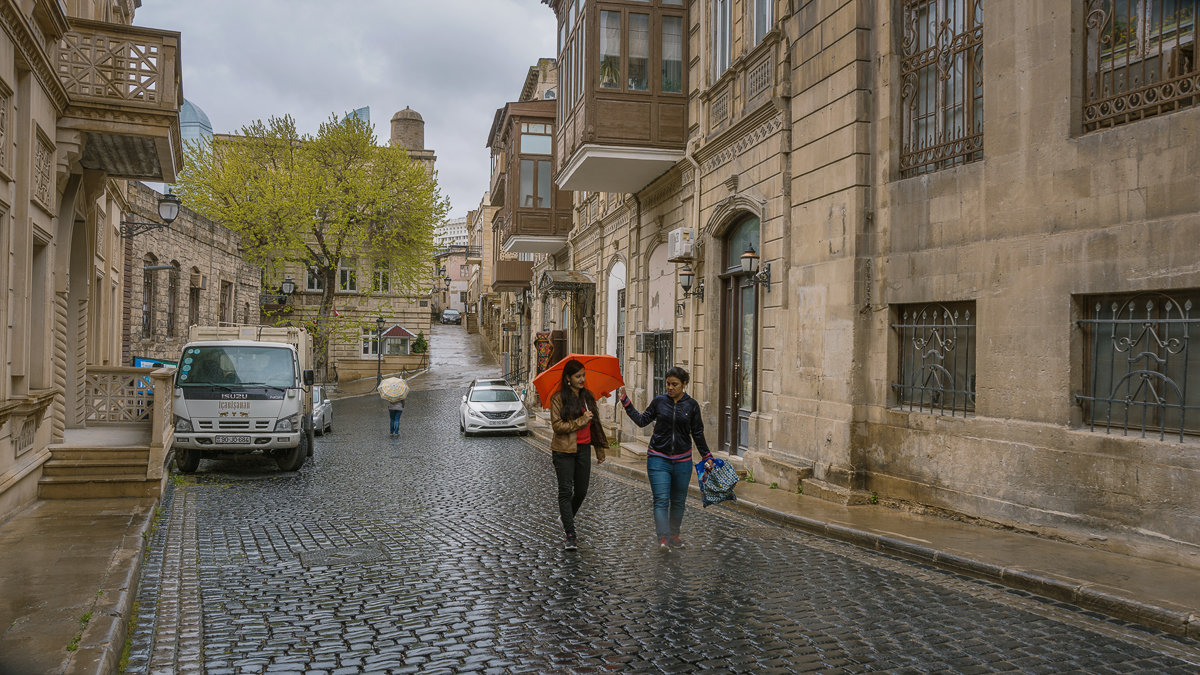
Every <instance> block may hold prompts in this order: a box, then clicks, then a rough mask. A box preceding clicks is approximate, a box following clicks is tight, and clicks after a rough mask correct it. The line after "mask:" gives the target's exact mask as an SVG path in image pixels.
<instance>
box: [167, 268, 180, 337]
mask: <svg viewBox="0 0 1200 675" xmlns="http://www.w3.org/2000/svg"><path fill="white" fill-rule="evenodd" d="M169 274H170V276H169V277H167V335H169V336H171V337H174V336H175V329H176V326H177V325H178V322H177V321H176V318H175V315H176V313H178V311H179V261H178V260H172V261H171V270H170V272H169Z"/></svg>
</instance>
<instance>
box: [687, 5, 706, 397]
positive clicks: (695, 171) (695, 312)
mask: <svg viewBox="0 0 1200 675" xmlns="http://www.w3.org/2000/svg"><path fill="white" fill-rule="evenodd" d="M701 17H702V19H703V14H701ZM702 23H703V21H702ZM699 140H700V139H699V137H697V136H693V137H692V138H689V139H688V142H687V149H686V151H685V152H684V155H683V158H684V159H686V160H687V161H688V163H689V164H691V165H692V227H694V228H695V230H696V237H695V239H693V240H692V250H695V249H696V248H699V244H700V231H701V227H700V162H698V161H696V146H697V145H698V141H699ZM700 262H702V261H700ZM699 269H701V266H700V265H699V264H697V265H696V268H695V269H693V270H692V272H693V273H694V274H695V276H694V277H693V281H692V283H693V284H698V283H700V282H701V280H702V279H703V278H704V277H703V276H702V275H701V274H699ZM700 302H701V300H700V299H699V298H693V299H692V302H691V305H692V306H691V313H692V316H691V317H690V319H691V325H690V326H689V327H688V330H689V331H690V332H691V343H692V345H691V351H692V353H691V355H689V356H688V366H690V367H691V369H692V372H696V343H697V342H698V340H697V339H696V327H697V326H698V325H699V323H700ZM706 384H707V383H706Z"/></svg>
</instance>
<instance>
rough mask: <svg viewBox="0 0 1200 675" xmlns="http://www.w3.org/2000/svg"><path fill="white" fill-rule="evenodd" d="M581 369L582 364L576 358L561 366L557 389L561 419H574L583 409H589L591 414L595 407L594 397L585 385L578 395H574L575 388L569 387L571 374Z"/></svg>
mask: <svg viewBox="0 0 1200 675" xmlns="http://www.w3.org/2000/svg"><path fill="white" fill-rule="evenodd" d="M581 370H583V364H582V363H580V362H579V360H578V359H571V360H570V361H567V363H566V364H565V365H564V366H563V371H562V387H561V388H560V389H559V392H560V396H562V417H563V419H574V418H576V417H579V416H580V415H582V414H583V411H584V409H585V408H586V409H588V410H591V411H592V412H593V414H594V413H595V408H596V397H595V396H594V395H593V394H592V392H591V391H590V390H588V388H587V387H586V386H585V387H584V388H582V389H580V390H579V395H578V396H576V395H575V390H574V389H572V388H571V376H573V375H575V373H578V372H579V371H581Z"/></svg>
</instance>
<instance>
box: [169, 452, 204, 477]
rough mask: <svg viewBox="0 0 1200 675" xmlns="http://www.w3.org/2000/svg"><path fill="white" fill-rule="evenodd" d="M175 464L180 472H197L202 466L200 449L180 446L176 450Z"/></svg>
mask: <svg viewBox="0 0 1200 675" xmlns="http://www.w3.org/2000/svg"><path fill="white" fill-rule="evenodd" d="M175 466H176V468H178V469H179V472H180V473H196V469H198V468H199V467H200V451H199V450H188V449H185V448H179V449H178V450H176V451H175Z"/></svg>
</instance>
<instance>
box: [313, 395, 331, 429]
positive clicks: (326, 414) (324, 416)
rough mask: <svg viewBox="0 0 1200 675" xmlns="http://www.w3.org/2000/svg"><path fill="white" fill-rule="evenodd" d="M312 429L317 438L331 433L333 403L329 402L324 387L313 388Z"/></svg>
mask: <svg viewBox="0 0 1200 675" xmlns="http://www.w3.org/2000/svg"><path fill="white" fill-rule="evenodd" d="M313 429H315V430H316V432H317V435H318V436H324V435H325V434H327V433H329V432H330V431H333V403H332V402H330V400H329V392H327V391H326V390H325V387H323V386H321V385H319V384H318V385H316V386H315V387H313Z"/></svg>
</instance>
